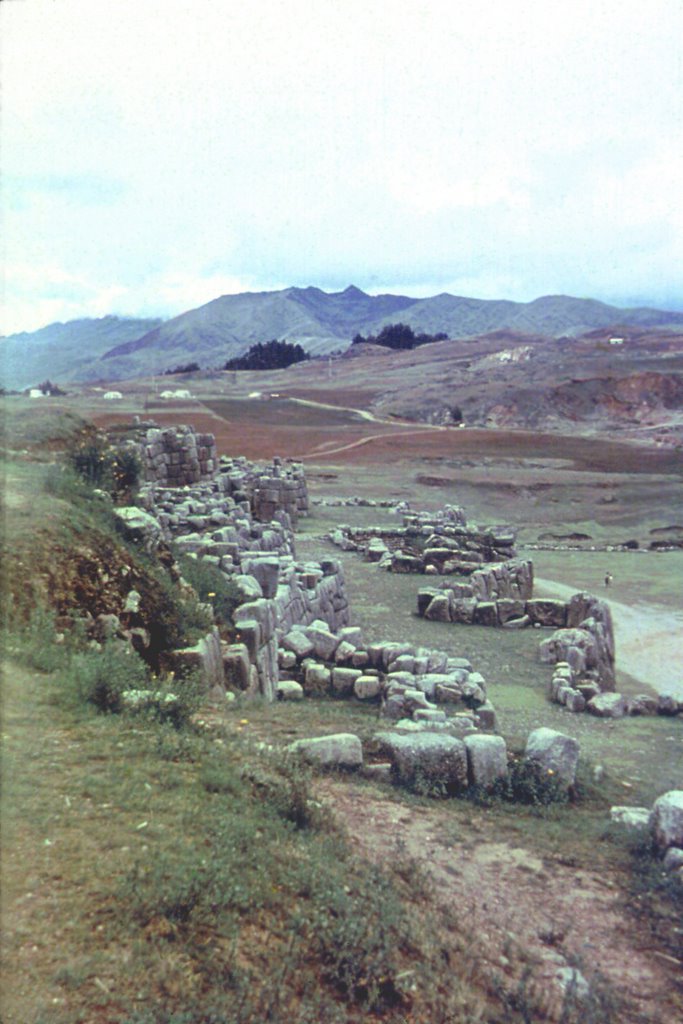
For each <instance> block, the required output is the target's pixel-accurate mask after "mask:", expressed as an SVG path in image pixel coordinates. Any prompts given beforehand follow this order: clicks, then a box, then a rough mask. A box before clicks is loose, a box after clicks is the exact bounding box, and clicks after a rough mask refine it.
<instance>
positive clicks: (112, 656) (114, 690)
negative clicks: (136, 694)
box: [63, 640, 149, 713]
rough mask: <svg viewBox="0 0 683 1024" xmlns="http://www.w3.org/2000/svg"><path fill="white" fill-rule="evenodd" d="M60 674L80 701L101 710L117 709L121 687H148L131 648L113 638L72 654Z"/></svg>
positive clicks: (145, 673)
mask: <svg viewBox="0 0 683 1024" xmlns="http://www.w3.org/2000/svg"><path fill="white" fill-rule="evenodd" d="M63 674H64V682H65V684H66V685H67V686H68V688H69V689H71V691H72V692H73V693H74V694H75V695H76V697H77V699H78V700H79V701H80V702H84V703H86V704H92V705H94V706H95V707H96V708H97V710H98V711H102V712H105V713H106V712H117V711H120V710H121V694H122V693H123V692H124V691H125V690H144V689H149V672H148V668H147V666H146V665H145V663H144V662H143V661H142V659H141V658H140V657H139V656H138V655H137V654H136V653H135V651H133V650H132V648H130V647H129V646H128V645H127V644H125V643H122V642H120V641H117V640H110V641H109V642H108V643H106V644H105V645H104V647H103V648H102V649H101V650H90V651H84V652H82V653H80V654H75V655H74V656H73V658H72V659H71V661H70V663H69V666H68V667H67V668H66V669H65V670H64V673H63Z"/></svg>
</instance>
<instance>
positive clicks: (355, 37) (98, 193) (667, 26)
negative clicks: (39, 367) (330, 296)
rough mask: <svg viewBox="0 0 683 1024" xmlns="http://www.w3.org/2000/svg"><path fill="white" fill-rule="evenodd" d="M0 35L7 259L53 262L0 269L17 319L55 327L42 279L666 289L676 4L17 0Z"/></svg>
mask: <svg viewBox="0 0 683 1024" xmlns="http://www.w3.org/2000/svg"><path fill="white" fill-rule="evenodd" d="M0 20H1V21H2V29H3V37H4V52H3V65H2V72H1V73H2V89H3V170H4V174H5V180H6V185H5V196H4V199H3V212H4V222H5V223H4V231H3V234H4V239H5V241H4V245H5V253H6V255H5V259H6V261H7V264H8V267H9V265H12V264H24V265H28V266H33V267H38V268H44V267H46V268H48V270H50V273H48V274H47V275H46V276H45V277H44V281H43V282H41V280H40V277H39V276H36V277H34V278H33V280H32V282H31V284H30V287H29V286H28V284H27V280H26V278H24V279H23V283H22V280H19V281H18V282H15V278H14V275H13V274H11V273H9V272H8V273H7V280H6V289H7V299H8V302H9V304H10V308H11V309H12V310H14V313H13V314H12V316H13V317H14V323H15V324H16V323H17V322H18V319H19V318H20V317H21V316H22V315H23V314H22V312H21V310H22V309H24V310H25V314H26V316H27V321H26V322H28V320H29V319H30V320H31V322H32V323H33V322H35V317H36V316H37V315H38V313H39V311H40V312H41V315H42V314H43V313H46V311H49V313H50V315H52V312H53V311H54V310H55V309H56V308H57V307H58V305H59V298H60V296H58V295H55V290H56V289H58V288H59V287H60V281H59V279H58V278H57V277H56V276H55V272H57V271H59V272H61V273H62V274H63V275H65V277H64V281H63V282H61V283H62V284H63V286H64V292H63V294H62V296H61V298H62V300H63V301H62V307H63V309H64V310H65V311H67V312H68V315H73V313H72V312H71V311H73V310H76V309H77V310H78V314H79V315H80V314H81V313H82V314H83V315H87V314H88V311H89V310H93V309H96V310H98V313H99V310H102V309H104V304H105V303H106V302H107V301H111V302H112V303H114V304H117V305H118V307H119V309H121V308H122V305H121V304H123V305H127V307H128V311H129V312H133V313H135V312H148V311H151V310H153V311H154V312H156V313H158V312H167V313H169V314H170V313H175V312H178V311H179V309H178V307H177V305H176V300H179V301H182V302H186V303H187V305H188V306H191V305H196V304H198V303H200V302H203V301H205V300H207V299H210V298H213V297H215V295H217V294H220V293H221V292H222V291H230V290H241V285H242V284H244V285H245V287H248V288H255V289H261V288H269V287H275V286H276V284H277V283H280V282H284V283H286V284H289V283H296V284H307V283H315V284H319V285H321V286H322V287H325V286H336V285H338V284H340V283H341V282H342V281H344V282H345V283H348V282H349V281H352V280H353V281H357V282H358V283H361V284H363V283H366V284H367V285H368V286H369V287H374V283H377V286H378V287H379V288H380V289H381V290H392V289H398V287H399V286H400V283H401V282H402V281H404V282H405V281H412V282H413V283H414V289H419V290H420V291H423V289H424V288H426V287H428V286H431V285H432V284H436V285H437V290H439V288H438V284H439V282H444V283H445V282H451V283H454V284H457V283H458V282H464V285H465V286H466V287H469V286H470V285H472V287H474V286H475V285H476V284H477V283H478V284H479V289H478V294H486V295H492V293H494V292H495V294H496V296H497V297H511V298H520V297H523V296H526V295H528V294H529V293H530V292H532V291H533V292H534V293H535V294H541V293H543V292H544V291H551V290H563V291H570V290H572V289H576V290H579V291H580V292H581V293H582V294H586V293H589V292H591V291H592V292H593V293H594V294H596V296H597V297H600V296H601V293H602V291H604V290H606V289H609V291H610V294H611V295H616V296H618V295H619V294H623V295H628V294H634V288H636V286H638V293H639V294H645V295H646V294H651V295H653V296H655V295H656V294H664V293H667V294H673V293H674V292H675V290H676V287H677V286H676V283H675V277H674V275H675V273H676V268H675V267H674V265H673V264H672V262H671V257H672V254H674V253H676V252H679V246H680V238H681V233H682V232H683V224H682V223H681V220H682V218H683V214H682V212H681V211H682V209H683V204H681V202H680V195H681V193H682V192H683V166H682V157H681V152H680V148H679V147H677V145H676V140H678V139H680V137H681V125H682V124H683V99H682V97H683V80H682V72H681V63H680V39H681V33H682V31H683V9H682V8H681V6H680V3H679V2H678V0H653V2H652V3H650V4H648V5H644V4H642V2H641V0H621V2H617V0H606V2H603V3H600V4H595V3H594V2H593V0H591V2H589V0H575V2H574V3H573V4H565V5H557V4H548V3H547V0H543V2H542V0H515V2H514V3H510V2H509V0H480V2H479V3H477V4H475V3H473V2H467V3H464V2H462V0H434V2H432V3H429V4H418V3H415V2H414V0H395V2H394V3H393V4H392V5H391V7H389V5H388V4H387V3H386V2H385V0H345V2H344V3H343V4H341V3H339V2H338V0H286V2H285V0H255V2H254V3H252V4H244V3H241V2H238V0H202V2H200V3H199V4H197V5H194V6H192V7H190V6H188V5H187V3H186V2H185V0H165V2H163V3H162V2H161V0H145V2H144V3H139V2H138V0H118V2H117V4H115V5H111V4H104V3H92V0H60V2H59V3H53V2H51V0H30V2H26V3H15V4H2V5H0ZM13 184H16V186H17V188H16V195H15V193H14V190H13ZM624 253H629V254H631V258H630V259H629V260H628V261H627V260H625V259H624V258H623V254H624ZM636 274H638V275H640V277H639V279H638V280H636V279H635V278H636ZM79 282H80V284H81V291H80V298H79V295H78V294H77V288H78V284H79ZM214 287H215V288H216V292H215V293H214V294H211V293H210V291H209V289H211V288H214ZM505 287H507V288H509V289H511V291H507V292H506V293H505V294H503V292H496V289H499V288H505ZM414 293H415V294H417V293H418V292H416V291H415V292H414ZM79 302H80V305H79ZM186 308H187V307H186ZM105 311H106V310H105Z"/></svg>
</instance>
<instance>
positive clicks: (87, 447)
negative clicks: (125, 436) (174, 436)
mask: <svg viewBox="0 0 683 1024" xmlns="http://www.w3.org/2000/svg"><path fill="white" fill-rule="evenodd" d="M66 463H67V466H69V467H71V469H72V470H73V471H74V472H75V473H76V474H77V476H79V477H80V478H81V479H82V480H84V481H85V483H86V484H88V485H89V486H90V487H97V488H100V489H102V490H106V491H108V492H109V493H110V494H111V495H112V497H113V498H115V499H116V500H120V499H125V500H126V501H131V500H132V498H133V496H134V494H135V492H136V490H137V488H138V485H139V483H140V478H141V475H142V465H141V463H140V460H139V458H138V456H137V454H136V452H135V450H134V448H132V447H131V446H130V445H128V444H125V443H124V444H122V445H113V444H112V443H111V441H110V440H109V438H108V437H107V436H106V435H105V434H103V433H101V432H100V431H98V430H95V429H94V428H87V429H85V430H83V431H82V432H81V434H80V435H79V437H78V438H77V440H76V441H75V442H74V443H72V444H71V445H70V447H69V448H67V451H66Z"/></svg>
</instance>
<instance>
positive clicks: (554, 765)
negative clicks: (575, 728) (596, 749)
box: [524, 727, 579, 786]
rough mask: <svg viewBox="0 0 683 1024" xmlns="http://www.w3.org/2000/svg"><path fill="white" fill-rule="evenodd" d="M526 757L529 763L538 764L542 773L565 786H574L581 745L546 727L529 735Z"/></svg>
mask: <svg viewBox="0 0 683 1024" xmlns="http://www.w3.org/2000/svg"><path fill="white" fill-rule="evenodd" d="M524 756H525V759H526V760H527V761H528V762H530V763H532V764H537V765H538V766H539V768H540V769H541V770H542V771H544V772H547V773H548V774H549V775H554V776H556V777H557V778H558V779H559V780H560V781H561V782H563V783H564V784H565V785H567V786H573V785H574V782H575V781H576V766H577V764H578V761H579V744H578V741H577V740H575V739H573V738H572V737H571V736H565V734H564V733H562V732H556V731H555V729H547V728H545V727H541V728H539V729H534V730H533V731H532V732H530V733H529V736H528V739H527V743H526V750H525V754H524Z"/></svg>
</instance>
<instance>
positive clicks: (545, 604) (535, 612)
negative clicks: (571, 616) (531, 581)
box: [525, 598, 567, 629]
mask: <svg viewBox="0 0 683 1024" xmlns="http://www.w3.org/2000/svg"><path fill="white" fill-rule="evenodd" d="M525 611H526V614H527V615H528V616H529V618H530V620H531V622H532V624H536V623H538V625H539V626H553V627H555V629H563V628H564V627H565V626H566V625H567V605H566V604H565V602H564V601H551V600H548V599H542V598H534V599H533V600H531V601H527V602H526V608H525Z"/></svg>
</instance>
